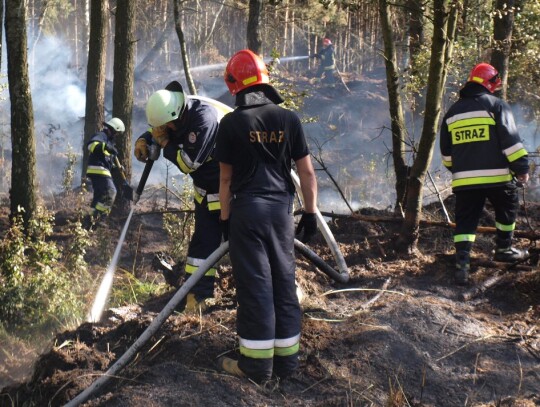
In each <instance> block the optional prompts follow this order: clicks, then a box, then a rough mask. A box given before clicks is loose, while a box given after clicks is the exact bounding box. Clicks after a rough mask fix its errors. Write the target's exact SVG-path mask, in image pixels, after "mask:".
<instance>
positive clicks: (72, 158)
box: [62, 145, 77, 194]
mask: <svg viewBox="0 0 540 407" xmlns="http://www.w3.org/2000/svg"><path fill="white" fill-rule="evenodd" d="M76 163H77V154H75V152H74V151H73V149H72V148H71V145H68V152H67V164H66V166H65V167H64V171H63V173H62V190H63V191H64V193H66V194H68V193H70V192H71V187H72V185H73V179H74V178H75V164H76Z"/></svg>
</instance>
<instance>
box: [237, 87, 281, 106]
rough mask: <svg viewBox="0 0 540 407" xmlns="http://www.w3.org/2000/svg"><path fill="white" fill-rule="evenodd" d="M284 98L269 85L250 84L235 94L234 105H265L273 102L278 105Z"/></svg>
mask: <svg viewBox="0 0 540 407" xmlns="http://www.w3.org/2000/svg"><path fill="white" fill-rule="evenodd" d="M283 102H284V100H283V98H282V97H281V95H280V94H279V92H278V91H277V90H276V88H274V87H273V86H271V85H267V84H261V85H255V86H250V87H249V88H247V89H244V90H243V91H241V92H239V93H238V94H237V95H236V102H235V105H236V106H250V105H267V104H270V103H274V104H276V105H279V104H280V103H283Z"/></svg>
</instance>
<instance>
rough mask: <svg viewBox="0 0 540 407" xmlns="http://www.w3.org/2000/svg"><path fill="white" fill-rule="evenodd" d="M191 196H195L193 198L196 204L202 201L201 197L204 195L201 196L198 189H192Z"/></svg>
mask: <svg viewBox="0 0 540 407" xmlns="http://www.w3.org/2000/svg"><path fill="white" fill-rule="evenodd" d="M193 197H194V198H195V200H196V201H197V203H198V204H200V203H202V201H203V199H204V196H202V195H201V194H200V193H199V191H197V190H194V191H193Z"/></svg>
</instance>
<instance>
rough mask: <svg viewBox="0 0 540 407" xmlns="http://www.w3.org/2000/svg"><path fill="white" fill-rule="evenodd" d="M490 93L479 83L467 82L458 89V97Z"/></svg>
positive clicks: (472, 96) (471, 96)
mask: <svg viewBox="0 0 540 407" xmlns="http://www.w3.org/2000/svg"><path fill="white" fill-rule="evenodd" d="M486 94H487V95H491V92H490V91H489V90H487V89H486V88H485V87H483V86H482V85H480V84H479V83H474V82H467V83H466V84H465V86H464V87H463V88H462V89H461V90H460V91H459V97H462V98H474V97H477V96H481V95H486Z"/></svg>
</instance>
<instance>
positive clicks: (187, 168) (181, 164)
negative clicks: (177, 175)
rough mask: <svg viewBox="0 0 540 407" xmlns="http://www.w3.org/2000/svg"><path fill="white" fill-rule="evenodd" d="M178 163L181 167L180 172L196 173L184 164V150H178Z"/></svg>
mask: <svg viewBox="0 0 540 407" xmlns="http://www.w3.org/2000/svg"><path fill="white" fill-rule="evenodd" d="M176 162H177V163H178V166H179V167H180V171H182V172H183V173H184V174H189V173H191V172H193V171H194V170H193V169H191V168H189V167H188V166H187V164H186V163H185V162H184V159H183V158H182V150H178V154H177V155H176Z"/></svg>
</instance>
